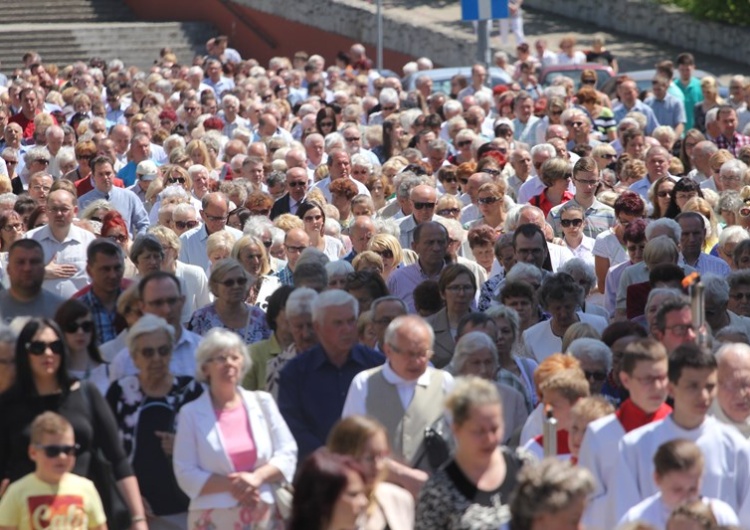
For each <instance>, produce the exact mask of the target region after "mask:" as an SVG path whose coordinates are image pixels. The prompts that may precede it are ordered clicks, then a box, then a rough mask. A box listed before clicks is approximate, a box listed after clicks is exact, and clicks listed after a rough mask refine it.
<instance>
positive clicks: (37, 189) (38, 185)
mask: <svg viewBox="0 0 750 530" xmlns="http://www.w3.org/2000/svg"><path fill="white" fill-rule="evenodd" d="M31 189H32V190H34V191H49V190H51V189H52V187H51V186H42V185H41V184H37V185H36V186H32V187H31Z"/></svg>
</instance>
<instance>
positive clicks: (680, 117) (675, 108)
mask: <svg viewBox="0 0 750 530" xmlns="http://www.w3.org/2000/svg"><path fill="white" fill-rule="evenodd" d="M644 103H645V104H646V105H648V106H649V107H651V110H653V111H654V116H656V120H657V121H658V122H659V124H660V125H669V126H670V127H672V128H675V127H677V125H679V124H680V123H683V124H684V123H685V122H686V121H687V119H686V117H685V107H684V105H683V104H682V103H680V102H679V101H678V100H677V98H676V97H674V96H672V95H671V94H669V93H667V94H666V95H665V96H664V99H656V97H654V96H651V97H648V98H646V100H645V101H644Z"/></svg>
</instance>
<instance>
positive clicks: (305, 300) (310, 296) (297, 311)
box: [284, 287, 318, 318]
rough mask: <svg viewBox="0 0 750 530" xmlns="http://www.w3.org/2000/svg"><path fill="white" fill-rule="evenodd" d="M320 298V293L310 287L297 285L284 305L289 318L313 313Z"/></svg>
mask: <svg viewBox="0 0 750 530" xmlns="http://www.w3.org/2000/svg"><path fill="white" fill-rule="evenodd" d="M317 299H318V293H317V291H315V290H314V289H310V288H309V287H297V288H296V289H295V290H294V291H292V293H291V294H290V295H289V298H287V300H286V306H284V312H285V313H286V316H287V318H289V317H300V316H303V315H312V312H313V305H314V304H315V300H317Z"/></svg>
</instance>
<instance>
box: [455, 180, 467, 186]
mask: <svg viewBox="0 0 750 530" xmlns="http://www.w3.org/2000/svg"><path fill="white" fill-rule="evenodd" d="M458 180H459V181H460V182H461V185H462V186H466V185H467V184H468V183H469V179H458Z"/></svg>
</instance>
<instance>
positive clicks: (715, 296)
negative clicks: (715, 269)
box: [701, 273, 729, 306]
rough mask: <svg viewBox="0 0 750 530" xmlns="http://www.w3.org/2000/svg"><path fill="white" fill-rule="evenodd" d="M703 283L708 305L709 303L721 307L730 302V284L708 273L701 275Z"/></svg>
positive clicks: (716, 275)
mask: <svg viewBox="0 0 750 530" xmlns="http://www.w3.org/2000/svg"><path fill="white" fill-rule="evenodd" d="M701 283H702V284H703V288H704V289H705V293H706V303H708V302H709V301H711V302H713V303H715V304H718V305H720V306H726V304H727V303H728V302H729V284H728V283H727V281H726V280H725V279H724V278H722V277H721V276H719V275H718V274H711V273H706V274H702V275H701Z"/></svg>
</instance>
